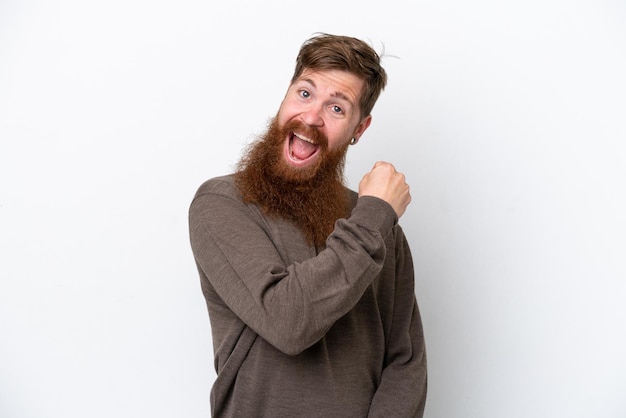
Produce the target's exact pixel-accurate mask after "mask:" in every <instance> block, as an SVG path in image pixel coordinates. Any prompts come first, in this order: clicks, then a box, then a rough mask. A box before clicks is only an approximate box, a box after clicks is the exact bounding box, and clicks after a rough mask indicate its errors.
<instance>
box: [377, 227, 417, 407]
mask: <svg viewBox="0 0 626 418" xmlns="http://www.w3.org/2000/svg"><path fill="white" fill-rule="evenodd" d="M398 231H399V233H398V234H397V235H396V241H397V242H396V251H397V254H396V286H395V294H394V309H393V322H392V326H391V335H390V337H389V341H388V344H387V350H386V354H385V365H384V368H383V373H382V377H381V382H380V384H379V386H378V389H377V391H376V393H375V395H374V398H373V400H372V404H371V406H370V411H369V415H368V417H369V418H386V417H413V418H420V417H422V416H423V414H424V406H425V402H426V389H427V371H426V347H425V343H424V334H423V329H422V322H421V318H420V313H419V309H418V305H417V299H416V296H415V289H414V287H415V285H414V270H413V261H412V257H411V253H410V249H409V246H408V243H407V241H406V238H405V236H404V234H403V233H401V229H400V227H399V226H398Z"/></svg>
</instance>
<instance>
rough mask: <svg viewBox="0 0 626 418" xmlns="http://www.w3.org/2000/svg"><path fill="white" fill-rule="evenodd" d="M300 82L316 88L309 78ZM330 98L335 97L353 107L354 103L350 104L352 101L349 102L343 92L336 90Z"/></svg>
mask: <svg viewBox="0 0 626 418" xmlns="http://www.w3.org/2000/svg"><path fill="white" fill-rule="evenodd" d="M300 81H303V82H305V83H307V84H310V85H312V86H313V87H317V86H316V85H315V82H314V81H313V80H311V79H310V78H301V79H300ZM331 97H337V98H339V99H342V100H344V101H346V102H348V104H350V106H354V103H352V100H350V98H349V97H348V96H347V95H346V94H345V93H343V92H341V91H339V90H337V91H336V92H334V93H332V94H331Z"/></svg>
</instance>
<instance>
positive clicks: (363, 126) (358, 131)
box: [352, 115, 372, 140]
mask: <svg viewBox="0 0 626 418" xmlns="http://www.w3.org/2000/svg"><path fill="white" fill-rule="evenodd" d="M370 123H372V115H368V116H366V117H365V118H363V120H362V121H361V122H359V124H358V125H357V126H356V128H355V129H354V133H353V134H352V136H353V137H354V139H356V140H358V139H359V138H360V137H361V135H363V132H365V131H366V130H367V128H369V126H370Z"/></svg>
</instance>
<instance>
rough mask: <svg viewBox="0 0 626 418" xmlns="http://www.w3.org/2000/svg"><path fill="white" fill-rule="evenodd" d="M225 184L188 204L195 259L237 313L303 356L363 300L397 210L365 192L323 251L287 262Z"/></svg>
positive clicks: (256, 218)
mask: <svg viewBox="0 0 626 418" xmlns="http://www.w3.org/2000/svg"><path fill="white" fill-rule="evenodd" d="M225 187H226V188H227V187H232V186H226V185H225V184H224V183H221V182H216V183H214V184H213V185H212V188H209V189H206V190H204V191H203V192H202V193H200V194H198V195H197V196H196V198H195V199H194V201H193V202H192V204H191V207H190V212H189V221H190V238H191V245H192V249H193V253H194V257H195V259H196V262H197V264H198V266H199V268H200V269H201V270H202V272H203V273H204V274H205V275H206V277H207V278H208V280H209V281H210V283H211V285H212V286H213V287H214V288H215V290H216V292H217V293H218V294H219V296H220V298H221V299H222V300H223V302H224V303H225V304H226V305H227V306H228V308H229V309H230V310H231V311H233V313H234V314H235V315H237V317H238V318H240V319H241V320H242V321H243V322H244V323H245V324H246V325H248V326H249V327H250V328H251V329H253V330H254V331H255V332H256V333H257V334H259V335H260V336H261V337H263V338H264V339H265V340H266V341H268V342H269V343H270V344H272V345H273V346H275V347H276V348H277V349H279V350H280V351H283V352H285V353H287V354H292V355H295V354H298V353H300V352H302V351H303V350H305V349H306V348H308V347H310V346H311V345H313V344H314V343H316V342H317V341H318V340H319V339H321V338H322V337H323V336H324V335H325V334H326V332H327V331H328V330H329V329H330V327H331V326H332V325H333V324H334V323H335V321H337V320H338V319H339V318H341V317H342V316H343V315H345V314H346V313H347V312H348V311H349V310H350V309H352V308H353V307H354V306H355V305H356V303H357V302H358V301H359V299H360V298H361V296H362V294H363V292H364V291H365V289H366V288H367V286H368V285H369V284H370V283H371V281H372V280H373V278H374V277H375V276H376V275H377V274H378V272H379V271H380V269H381V266H382V263H383V260H384V258H385V245H384V238H385V236H386V235H387V234H389V233H390V231H391V228H392V227H393V225H394V224H395V222H396V221H397V214H396V212H395V211H394V210H392V209H393V208H392V206H390V204H388V203H386V202H385V201H383V200H381V199H380V198H377V197H375V196H373V195H370V196H363V197H360V198H359V199H358V202H357V205H356V207H355V208H354V210H353V212H352V215H351V216H350V217H349V218H348V219H340V220H338V221H337V223H336V226H335V230H334V231H333V232H332V234H331V235H330V236H329V238H328V240H327V242H326V248H325V249H324V250H323V251H321V252H320V253H319V254H318V255H317V256H316V257H313V258H310V259H308V260H305V261H303V262H301V263H293V264H289V265H287V264H285V263H284V262H283V260H282V259H281V257H280V254H279V253H278V251H277V249H276V248H275V244H274V243H273V242H272V241H271V239H270V237H269V236H268V233H267V229H266V228H265V224H264V221H263V218H262V217H261V216H260V215H259V214H258V212H255V211H254V210H253V209H252V208H250V207H248V206H247V205H245V204H243V203H241V202H240V201H239V200H237V199H235V198H233V197H232V196H233V195H232V193H226V192H225ZM295 239H296V238H295V237H294V240H295ZM284 244H285V245H289V243H284ZM294 245H295V244H294ZM300 245H301V244H300Z"/></svg>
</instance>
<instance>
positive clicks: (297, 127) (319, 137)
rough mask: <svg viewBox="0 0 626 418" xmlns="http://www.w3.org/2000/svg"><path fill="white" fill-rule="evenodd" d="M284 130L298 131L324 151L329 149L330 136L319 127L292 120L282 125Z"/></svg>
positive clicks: (287, 131)
mask: <svg viewBox="0 0 626 418" xmlns="http://www.w3.org/2000/svg"><path fill="white" fill-rule="evenodd" d="M282 131H283V132H285V133H289V134H290V133H293V132H296V133H298V134H299V135H303V136H305V137H307V138H309V139H310V140H311V141H313V143H315V144H316V145H318V146H319V147H320V148H321V149H322V151H325V150H327V149H328V137H327V136H326V135H325V134H324V133H323V132H321V131H320V130H319V129H317V128H315V127H313V126H309V125H307V124H305V123H303V122H300V121H299V120H291V121H289V122H287V123H286V124H285V126H283V127H282Z"/></svg>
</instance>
